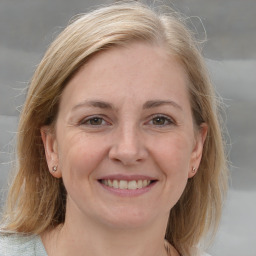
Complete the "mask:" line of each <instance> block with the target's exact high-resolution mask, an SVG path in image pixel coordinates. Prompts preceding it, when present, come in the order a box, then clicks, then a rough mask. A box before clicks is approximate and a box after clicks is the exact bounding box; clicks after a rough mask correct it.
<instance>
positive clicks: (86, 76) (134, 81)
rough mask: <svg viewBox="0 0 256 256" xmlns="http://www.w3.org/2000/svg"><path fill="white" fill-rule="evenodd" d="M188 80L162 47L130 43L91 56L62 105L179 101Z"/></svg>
mask: <svg viewBox="0 0 256 256" xmlns="http://www.w3.org/2000/svg"><path fill="white" fill-rule="evenodd" d="M187 81H188V79H187V75H186V72H185V71H184V69H183V67H182V65H181V64H180V62H179V61H178V59H177V58H175V57H174V56H171V55H169V54H167V52H166V49H165V48H164V47H159V46H156V45H149V44H145V43H132V44H131V45H129V46H127V47H114V48H112V49H109V50H106V51H103V52H100V53H98V54H96V55H95V56H93V57H92V58H91V59H90V60H89V61H88V62H87V63H86V64H85V65H84V66H83V67H82V68H81V69H80V70H79V72H78V73H77V74H76V75H75V76H74V77H73V78H72V79H71V81H70V82H69V83H68V85H67V86H66V88H65V90H64V92H63V95H62V102H63V101H65V104H67V103H71V104H74V103H75V102H76V101H82V100H84V99H85V98H88V97H96V98H102V97H103V98H104V99H106V98H108V99H109V100H112V99H118V98H119V99H120V100H121V101H124V100H126V99H127V98H130V99H131V100H132V101H139V100H141V101H143V100H144V101H145V100H148V98H150V97H151V98H152V97H153V98H163V97H165V98H166V99H167V98H168V97H176V98H177V99H176V100H178V101H179V100H181V99H179V98H182V97H183V98H184V97H185V98H186V97H187V96H188V95H187V91H188V90H187V84H188V82H187ZM72 101H74V102H72ZM181 103H182V102H181Z"/></svg>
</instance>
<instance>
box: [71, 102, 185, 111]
mask: <svg viewBox="0 0 256 256" xmlns="http://www.w3.org/2000/svg"><path fill="white" fill-rule="evenodd" d="M163 105H170V106H172V107H175V108H177V109H179V110H183V109H182V107H181V106H180V105H179V104H178V103H176V102H175V101H172V100H149V101H147V102H145V103H144V104H143V106H142V108H143V109H151V108H156V107H160V106H163ZM81 107H94V108H100V109H114V110H115V109H116V108H115V107H114V105H113V104H111V103H109V102H105V101H101V100H89V101H87V100H85V101H83V102H81V103H78V104H77V105H75V106H74V107H73V108H72V111H74V110H76V109H78V108H81Z"/></svg>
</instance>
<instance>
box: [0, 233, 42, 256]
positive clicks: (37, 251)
mask: <svg viewBox="0 0 256 256" xmlns="http://www.w3.org/2000/svg"><path fill="white" fill-rule="evenodd" d="M17 255H19V256H47V254H46V252H45V249H44V247H43V244H42V242H41V239H40V237H39V236H37V235H23V234H17V233H7V232H0V256H17Z"/></svg>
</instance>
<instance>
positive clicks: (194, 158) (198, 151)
mask: <svg viewBox="0 0 256 256" xmlns="http://www.w3.org/2000/svg"><path fill="white" fill-rule="evenodd" d="M207 131H208V126H207V124H206V123H203V124H201V125H200V127H199V129H198V131H196V132H195V144H194V148H193V152H192V154H191V161H190V167H189V168H190V169H189V172H188V178H192V177H193V176H194V175H195V174H196V172H197V170H198V167H199V165H200V162H201V158H202V154H203V147H204V142H205V139H206V136H207Z"/></svg>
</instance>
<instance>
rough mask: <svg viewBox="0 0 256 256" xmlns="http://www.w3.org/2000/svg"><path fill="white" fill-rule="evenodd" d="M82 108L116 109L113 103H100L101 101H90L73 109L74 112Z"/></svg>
mask: <svg viewBox="0 0 256 256" xmlns="http://www.w3.org/2000/svg"><path fill="white" fill-rule="evenodd" d="M81 107H94V108H101V109H114V106H113V105H112V104H111V103H108V102H105V101H100V100H90V101H87V100H85V101H83V102H81V103H78V104H77V105H75V106H74V107H73V108H72V111H74V110H76V109H78V108H81Z"/></svg>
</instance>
